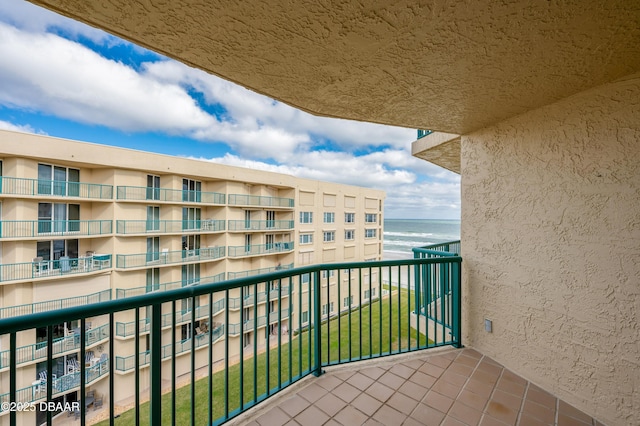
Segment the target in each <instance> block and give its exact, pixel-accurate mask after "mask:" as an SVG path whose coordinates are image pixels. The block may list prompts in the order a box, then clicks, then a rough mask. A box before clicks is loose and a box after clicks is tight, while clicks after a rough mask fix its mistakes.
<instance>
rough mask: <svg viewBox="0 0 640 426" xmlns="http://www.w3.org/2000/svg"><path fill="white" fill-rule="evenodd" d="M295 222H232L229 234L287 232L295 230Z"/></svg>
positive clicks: (229, 225)
mask: <svg viewBox="0 0 640 426" xmlns="http://www.w3.org/2000/svg"><path fill="white" fill-rule="evenodd" d="M293 226H294V221H293V220H230V221H228V228H229V232H250V231H286V230H291V229H293Z"/></svg>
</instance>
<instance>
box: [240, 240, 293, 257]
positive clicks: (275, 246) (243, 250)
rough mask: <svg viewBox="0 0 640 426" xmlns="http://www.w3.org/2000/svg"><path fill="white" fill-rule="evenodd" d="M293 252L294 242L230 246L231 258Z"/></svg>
mask: <svg viewBox="0 0 640 426" xmlns="http://www.w3.org/2000/svg"><path fill="white" fill-rule="evenodd" d="M292 250H293V241H288V242H282V243H270V244H252V245H244V246H229V253H228V256H229V257H246V256H259V255H264V254H277V253H285V252H289V251H292Z"/></svg>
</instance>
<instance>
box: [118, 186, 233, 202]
mask: <svg viewBox="0 0 640 426" xmlns="http://www.w3.org/2000/svg"><path fill="white" fill-rule="evenodd" d="M127 190H136V191H140V192H139V194H144V197H143V196H142V195H127V194H126V192H127ZM148 194H153V196H152V197H148ZM156 194H157V197H156ZM160 194H162V196H161V195H160ZM167 194H171V195H176V197H174V196H171V195H170V196H167ZM184 194H189V195H193V196H194V197H187V198H193V199H187V200H185V199H184V198H183V195H184ZM203 196H204V197H205V198H206V197H207V196H211V197H212V198H211V200H207V201H203V200H202V197H203ZM196 198H199V199H197V200H196ZM116 199H118V200H134V201H143V200H155V201H166V202H185V203H198V204H225V199H226V194H224V193H222V192H215V191H198V190H195V189H175V188H152V187H148V186H132V185H118V186H117V187H116Z"/></svg>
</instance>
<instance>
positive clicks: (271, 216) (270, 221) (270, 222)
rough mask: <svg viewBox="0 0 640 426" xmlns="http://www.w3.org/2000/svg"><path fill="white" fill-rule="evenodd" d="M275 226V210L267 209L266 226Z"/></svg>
mask: <svg viewBox="0 0 640 426" xmlns="http://www.w3.org/2000/svg"><path fill="white" fill-rule="evenodd" d="M275 227H276V212H275V211H274V210H267V228H275Z"/></svg>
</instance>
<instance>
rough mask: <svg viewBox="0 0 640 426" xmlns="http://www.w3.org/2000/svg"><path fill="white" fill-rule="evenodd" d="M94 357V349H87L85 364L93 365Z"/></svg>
mask: <svg viewBox="0 0 640 426" xmlns="http://www.w3.org/2000/svg"><path fill="white" fill-rule="evenodd" d="M93 358H95V357H94V356H93V351H87V352H86V353H85V354H84V365H85V367H90V366H91V360H92V359H93Z"/></svg>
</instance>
